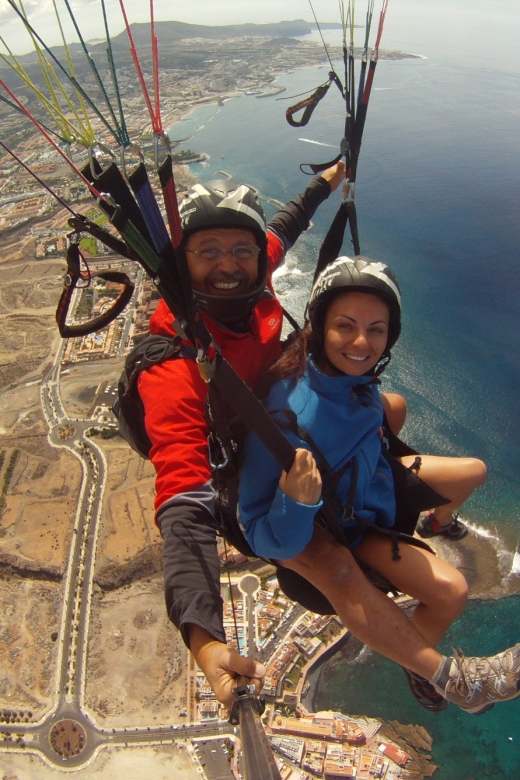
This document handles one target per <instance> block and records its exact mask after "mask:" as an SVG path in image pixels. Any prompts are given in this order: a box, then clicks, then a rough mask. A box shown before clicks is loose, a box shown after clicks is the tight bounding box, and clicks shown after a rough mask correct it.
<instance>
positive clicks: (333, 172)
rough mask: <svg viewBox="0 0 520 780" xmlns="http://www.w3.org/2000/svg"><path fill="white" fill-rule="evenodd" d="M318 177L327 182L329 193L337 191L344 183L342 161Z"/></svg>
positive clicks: (343, 164) (343, 165)
mask: <svg viewBox="0 0 520 780" xmlns="http://www.w3.org/2000/svg"><path fill="white" fill-rule="evenodd" d="M320 176H322V178H324V179H325V181H328V183H329V184H330V191H331V192H334V190H337V189H338V187H339V185H340V184H341V183H342V182H344V181H345V163H344V162H343V160H340V161H339V162H338V163H336V165H333V166H332V168H327V170H326V171H322V172H321V174H320Z"/></svg>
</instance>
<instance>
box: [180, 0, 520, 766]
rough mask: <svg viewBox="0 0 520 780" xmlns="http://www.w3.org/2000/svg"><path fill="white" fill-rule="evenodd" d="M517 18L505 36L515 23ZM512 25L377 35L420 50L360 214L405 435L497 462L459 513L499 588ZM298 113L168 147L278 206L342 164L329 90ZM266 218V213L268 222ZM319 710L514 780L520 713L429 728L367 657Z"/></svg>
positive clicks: (514, 358) (474, 611) (186, 131)
mask: <svg viewBox="0 0 520 780" xmlns="http://www.w3.org/2000/svg"><path fill="white" fill-rule="evenodd" d="M405 5H406V4H405ZM459 5H460V3H459ZM498 5H499V6H500V8H501V9H502V10H503V8H504V7H507V5H508V4H507V3H504V2H501V3H499V4H498ZM482 7H483V5H482V3H480V2H477V3H476V4H475V9H476V10H479V11H480V10H481V9H482ZM509 7H512V6H511V5H510V6H509ZM391 12H392V5H391V4H390V7H389V11H388V14H389V17H390V15H391ZM517 16H518V14H516V17H517ZM516 17H515V24H516V27H515V25H511V30H514V29H518V19H517V18H516ZM504 24H505V26H504V28H503V29H504V35H505V38H504V49H503V52H504V54H503V55H502V52H501V51H497V49H494V50H493V51H490V50H489V47H486V48H483V49H480V48H479V42H480V39H479V38H478V36H476V33H475V30H474V29H473V28H474V26H475V25H477V27H478V32H479V34H480V35H481V36H482V40H484V38H485V34H484V33H485V25H486V19H485V18H484V17H482V18H481V17H479V18H478V19H476V20H472V24H471V25H469V32H470V33H471V34H472V35H475V36H476V37H475V38H474V40H473V39H471V36H470V38H469V39H467V38H465V46H462V47H461V46H459V47H457V48H455V49H454V50H453V51H452V52H451V53H450V49H449V47H448V46H447V44H446V40H444V41H443V45H442V46H439V45H437V46H435V45H433V44H431V42H429V41H427V40H426V38H423V39H421V41H419V42H415V43H414V39H413V36H412V35H411V34H410V35H408V37H406V36H403V40H402V41H401V40H399V41H397V40H396V39H395V37H394V40H392V37H390V39H388V38H385V39H384V41H383V43H384V44H385V45H386V46H387V47H388V48H406V49H407V50H408V51H411V52H419V53H421V54H424V55H426V56H425V58H419V59H403V60H398V61H385V60H381V61H380V63H379V64H378V67H377V71H376V77H375V82H374V91H373V93H372V97H371V101H370V106H369V111H368V118H367V123H366V127H365V133H364V138H363V146H362V150H361V156H360V162H359V167H358V183H357V186H356V203H357V208H358V221H359V231H360V239H361V249H362V252H363V254H366V255H368V256H370V257H372V258H375V259H377V260H382V261H384V262H386V263H388V264H389V265H390V266H391V267H392V268H393V269H394V271H395V272H396V274H397V276H398V278H399V281H400V284H401V288H402V292H403V310H404V317H403V335H402V337H401V339H400V341H399V343H398V345H397V346H396V348H395V349H394V354H393V358H392V362H391V364H390V366H389V368H388V369H387V370H386V371H385V374H384V388H385V389H388V390H393V391H397V392H401V393H403V395H404V396H405V397H406V398H407V400H408V406H409V413H408V420H407V423H406V426H405V429H404V438H405V439H406V440H407V441H408V442H409V443H410V444H412V445H413V446H415V447H416V448H417V449H418V450H420V451H422V452H430V453H437V454H450V455H473V456H476V457H479V458H481V459H483V460H484V461H485V462H486V463H487V466H488V470H489V474H488V479H487V482H486V484H485V485H484V486H483V487H481V488H480V489H479V490H478V491H477V493H476V494H475V495H474V496H473V497H472V498H471V499H470V500H469V501H468V502H467V503H466V505H465V508H464V509H465V515H466V517H467V519H468V521H469V523H470V524H471V526H472V527H473V529H474V531H475V532H476V533H481V534H483V535H487V536H489V537H491V538H492V539H493V542H494V544H495V546H496V549H497V553H498V555H499V558H500V562H501V567H502V573H503V575H504V576H507V575H508V573H509V572H511V570H516V569H517V568H518V556H516V558H515V552H516V549H517V545H518V541H519V536H520V523H519V520H520V437H519V426H520V400H519V393H518V388H519V386H520V351H519V346H520V339H519V312H518V300H519V287H520V262H519V256H520V252H519V247H520V220H519V219H518V203H519V200H520V132H519V130H520V127H519V124H520V123H519V118H520V101H519V99H518V96H519V92H520V74H519V68H518V67H517V60H512V59H511V57H509V58H508V56H507V51H508V49H507V46H508V43H510V41H509V38H508V35H509V36H510V35H511V30H508V28H507V20H506V21H505V22H504ZM417 29H418V28H417ZM391 31H392V28H391ZM447 35H448V38H449V37H450V36H451V35H453V31H452V30H451V28H449V29H448V31H447ZM327 38H328V39H331V38H332V39H333V38H334V36H333V34H332V33H328V34H327ZM489 40H494V39H493V35H492V34H491V33H490V37H489ZM332 42H337V37H336V40H333V41H332ZM327 71H328V67H327V65H326V64H324V65H323V67H322V68H321V69H318V68H308V69H302V70H297V71H296V72H294V73H291V74H284V75H281V76H280V77H279V78H278V80H277V83H279V84H281V85H283V86H285V87H286V88H287V90H286V92H284V93H283V94H281V95H279V96H278V97H280V98H286V97H289V96H292V95H296V94H298V93H302V92H304V91H306V90H310V89H312V88H315V87H316V86H318V85H319V84H320V83H323V82H324V81H326V78H327ZM338 73H340V74H341V70H340V66H339V65H338ZM293 102H295V101H293ZM290 104H291V103H290V101H287V100H284V101H281V100H275V99H274V98H263V99H258V98H256V97H254V96H243V97H240V98H238V99H233V100H230V101H228V102H226V103H225V105H224V106H222V107H218V106H216V105H211V106H205V107H202V108H198V109H196V110H195V111H193V112H192V113H191V114H190V115H189V116H188V117H187V118H186V119H185V120H184V121H182V122H180V123H177V124H176V125H174V126H173V128H171V130H170V135H171V137H172V138H181V137H186V136H187V135H191V136H192V137H191V138H190V140H189V141H187V142H186V143H185V144H184V147H185V148H188V147H189V148H192V149H195V150H196V151H198V152H205V153H206V154H208V155H209V159H208V161H207V163H205V164H202V165H197V166H193V167H192V169H193V172H194V173H195V174H196V175H197V176H198V177H199V178H200V180H201V181H204V180H206V181H208V180H210V179H211V178H215V177H216V174H217V171H219V170H224V171H227V172H228V173H230V174H231V175H232V176H233V177H234V178H235V179H236V180H237V181H245V182H248V183H251V184H253V185H254V186H255V187H257V188H258V189H259V191H260V196H261V197H262V199H263V201H264V203H266V201H267V200H268V199H272V198H274V199H277V200H280V201H285V200H288V199H290V198H291V197H292V196H294V195H295V194H296V193H297V192H298V191H300V190H302V189H303V188H304V186H305V184H306V178H305V177H304V176H303V175H302V174H301V172H300V170H299V165H300V163H304V162H319V161H326V160H327V159H331V158H333V157H334V156H335V155H336V153H337V151H338V147H339V142H340V140H341V138H342V135H343V132H342V131H343V121H344V120H343V115H342V110H343V104H342V101H341V99H340V97H339V93H337V92H336V90H335V87H331V89H330V90H329V93H328V95H327V97H326V98H325V100H324V101H323V102H322V103H321V104H320V105H319V107H318V108H317V109H316V111H315V113H314V115H313V117H312V120H311V122H310V124H309V125H308V126H307V127H305V128H300V129H295V128H291V127H290V126H289V125H288V124H287V123H286V122H285V117H284V113H285V109H286V108H287V106H288V105H290ZM181 148H182V147H181ZM338 203H339V193H336V195H332V196H331V198H330V199H329V201H328V202H327V203H326V204H325V205H324V206H322V207H321V208H320V209H319V211H318V212H317V213H316V215H315V218H314V220H313V222H314V225H313V228H312V229H311V230H310V231H308V233H307V235H306V236H304V237H303V238H302V239H300V241H299V242H298V244H297V245H296V247H295V248H294V249H293V250H292V251H291V253H290V255H289V258H288V267H287V268H286V269H285V270H284V272H283V273H282V274H281V275H280V276H279V277H278V279H277V286H278V290H279V293H280V295H281V298H282V300H283V303H284V305H285V306H286V308H288V309H289V310H290V311H291V313H293V314H294V315H296V316H297V318H298V317H299V318H300V320H301V319H302V314H303V309H304V306H305V302H306V300H307V297H308V293H309V288H310V284H311V280H312V273H313V268H314V263H315V260H316V257H317V251H318V248H319V245H320V242H321V239H322V238H323V236H324V235H325V232H326V229H327V227H328V225H329V223H330V221H331V219H332V217H333V215H334V213H335V211H336V208H337V205H338ZM273 210H274V207H272V206H269V204H267V203H266V211H267V212H268V214H271V213H273ZM349 250H350V245H349V243H348V240H347V241H346V242H345V245H344V252H345V254H348V253H349ZM462 544H463V542H462ZM519 617H520V601H519V600H518V598H516V597H512V598H508V599H501V600H499V601H497V602H476V603H472V604H471V606H470V607H469V608H468V610H467V612H466V614H465V615H464V616H463V618H462V619H460V620H459V621H458V622H457V624H456V627H455V628H454V629H452V632H451V633H450V636H449V637H448V638H447V641H446V647H447V648H449V647H450V645H451V644H452V643H454V644H457V645H460V646H462V647H463V648H464V651H465V652H466V654H472V653H474V654H484V653H493V652H496V651H498V650H501V649H504V648H505V647H506V646H509V645H511V644H514V643H515V642H516V641H519V640H520V625H519V624H520V621H519ZM316 701H317V703H318V704H319V706H320V707H322V708H328V707H335V708H339V709H342V710H343V711H345V712H351V713H352V712H357V713H365V714H368V715H373V716H379V717H383V718H388V719H393V718H396V719H398V720H400V721H403V722H414V723H423V724H424V725H425V726H426V727H427V728H428V730H429V731H431V732H432V734H433V737H434V747H433V760H434V761H435V763H437V764H439V766H440V769H439V771H438V773H437V774H436V775H435V777H436V778H439V780H470V778H477V777H478V778H481V777H486V778H496V779H497V780H498V779H499V778H500V779H501V780H502V779H505V778H512V777H517V776H520V703H518V702H517V703H514V702H513V703H509V704H506V705H501V706H497V707H495V708H494V710H493V711H492V712H490V713H487V714H485V715H484V716H482V717H480V718H474V717H471V716H469V715H466V714H464V713H461V712H459V711H458V710H457V709H456V708H455V707H450V708H449V709H448V710H447V711H446V712H445V713H442V714H440V715H438V716H433V715H431V714H429V713H427V712H426V711H424V710H423V709H422V708H420V707H419V705H417V704H416V702H415V701H414V700H413V699H412V698H411V697H410V695H409V693H408V690H407V687H406V685H405V683H404V677H403V675H402V672H401V671H400V670H399V669H398V668H397V667H395V665H393V664H391V663H390V662H387V661H385V660H383V659H381V658H379V657H376V656H373V655H372V654H367V653H364V654H362V656H361V657H360V658H357V659H356V660H355V661H354V662H352V661H350V662H348V663H347V662H343V663H341V662H340V661H339V660H338V657H337V658H335V659H333V660H332V661H331V662H329V664H328V666H327V667H326V668H325V673H324V674H323V675H322V677H321V678H320V684H319V691H318V694H317V698H316ZM509 737H512V740H510V739H509Z"/></svg>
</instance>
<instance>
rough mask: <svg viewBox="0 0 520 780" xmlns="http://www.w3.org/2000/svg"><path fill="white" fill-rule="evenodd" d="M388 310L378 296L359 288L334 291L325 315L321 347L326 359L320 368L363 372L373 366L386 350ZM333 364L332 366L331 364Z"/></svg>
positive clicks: (356, 372) (360, 373) (350, 372)
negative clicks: (357, 289) (333, 296)
mask: <svg viewBox="0 0 520 780" xmlns="http://www.w3.org/2000/svg"><path fill="white" fill-rule="evenodd" d="M389 319H390V313H389V310H388V306H387V304H386V303H385V302H384V301H383V300H382V299H381V298H379V297H378V296H376V295H370V294H369V293H362V292H346V293H340V294H339V295H337V296H336V297H335V298H334V299H333V301H332V303H331V304H330V306H329V308H328V310H327V313H326V315H325V326H324V333H323V341H324V351H325V355H326V356H327V358H328V360H329V363H330V364H331V365H328V364H327V363H326V362H325V361H323V365H319V368H320V369H321V370H322V371H323V372H324V373H326V374H331V375H332V374H334V373H336V372H335V371H334V369H336V371H337V372H339V373H342V374H349V375H351V376H362V375H363V374H366V372H367V371H370V369H372V368H374V367H375V366H376V365H377V363H378V361H379V359H380V357H381V355H382V354H383V352H384V351H385V347H386V342H387V340H388V322H389ZM332 366H333V367H334V369H333V368H332Z"/></svg>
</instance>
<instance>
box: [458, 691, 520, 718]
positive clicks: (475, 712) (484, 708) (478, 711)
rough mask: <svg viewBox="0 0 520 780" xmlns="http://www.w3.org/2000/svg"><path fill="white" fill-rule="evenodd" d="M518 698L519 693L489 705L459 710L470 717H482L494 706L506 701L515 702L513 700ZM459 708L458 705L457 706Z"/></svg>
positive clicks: (519, 696)
mask: <svg viewBox="0 0 520 780" xmlns="http://www.w3.org/2000/svg"><path fill="white" fill-rule="evenodd" d="M518 698H520V691H518V693H517V694H516V696H511V698H510V699H499V700H497V701H491V702H489V704H484V705H482V706H479V707H475V708H474V709H469V708H466V707H461V709H463V710H464V712H469V714H470V715H483V714H484V713H485V712H489V710H491V709H493V707H494V706H495V704H499V703H500V702H502V701H503V702H506V701H515V699H518ZM459 707H460V704H459Z"/></svg>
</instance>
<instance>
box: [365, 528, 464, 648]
mask: <svg viewBox="0 0 520 780" xmlns="http://www.w3.org/2000/svg"><path fill="white" fill-rule="evenodd" d="M399 554H400V556H401V559H400V560H399V561H394V560H393V559H392V544H391V541H390V539H389V538H387V537H384V536H380V535H378V534H377V533H371V534H369V535H368V536H366V537H365V539H364V540H363V541H362V542H361V544H360V545H359V547H357V549H356V555H357V556H358V557H359V558H361V560H362V561H364V562H365V563H367V564H368V565H369V566H371V567H372V568H373V569H375V570H376V571H378V572H380V573H381V574H383V575H384V576H385V577H386V578H387V579H389V580H390V582H391V583H392V584H393V585H395V586H396V588H397V589H398V590H400V591H401V592H402V593H406V594H407V595H409V596H412V597H413V598H415V599H417V600H418V601H419V604H418V606H417V607H416V609H415V611H414V614H413V617H412V623H413V624H414V626H415V627H416V628H417V630H418V631H420V632H421V634H422V635H423V637H424V638H425V639H426V641H427V642H428V643H429V644H430V645H432V646H433V647H435V646H436V645H437V643H438V642H439V640H440V639H441V638H442V637H443V636H444V634H445V633H446V631H447V630H448V628H449V627H450V626H451V624H452V623H453V621H454V620H456V618H458V617H459V615H460V614H461V613H462V612H463V611H464V608H465V606H466V602H467V597H468V586H467V583H466V580H465V579H464V576H463V575H462V574H461V573H460V572H459V571H458V570H457V569H455V568H454V567H453V566H452V565H451V564H449V563H447V562H446V561H444V560H442V558H437V557H436V556H435V555H433V554H432V553H429V552H428V551H427V550H423V549H421V548H420V547H414V546H413V545H410V544H406V543H403V542H400V543H399Z"/></svg>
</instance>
